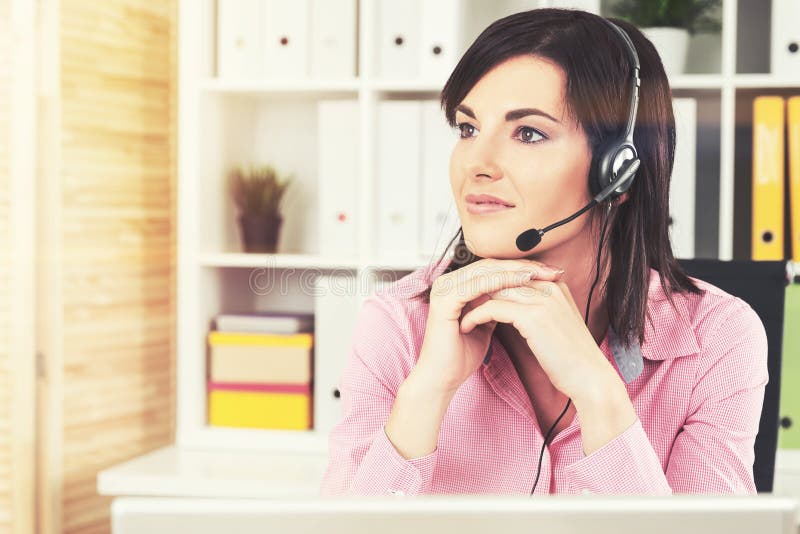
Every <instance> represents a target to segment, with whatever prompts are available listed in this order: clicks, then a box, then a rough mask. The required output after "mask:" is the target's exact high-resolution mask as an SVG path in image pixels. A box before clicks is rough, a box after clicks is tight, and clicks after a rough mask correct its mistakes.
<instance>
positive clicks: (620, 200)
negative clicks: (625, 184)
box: [615, 191, 628, 206]
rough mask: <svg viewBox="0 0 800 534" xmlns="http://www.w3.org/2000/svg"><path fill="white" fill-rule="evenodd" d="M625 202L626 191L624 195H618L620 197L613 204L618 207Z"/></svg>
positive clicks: (626, 197) (626, 198)
mask: <svg viewBox="0 0 800 534" xmlns="http://www.w3.org/2000/svg"><path fill="white" fill-rule="evenodd" d="M627 200H628V192H627V191H625V192H624V193H622V194H621V195H620V196H619V197H618V198H617V200H616V201H615V204H616V205H617V206H619V205H620V204H622V203H623V202H626V201H627Z"/></svg>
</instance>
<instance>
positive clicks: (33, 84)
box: [0, 0, 800, 533]
mask: <svg viewBox="0 0 800 534" xmlns="http://www.w3.org/2000/svg"><path fill="white" fill-rule="evenodd" d="M777 1H779V0H773V2H761V1H755V0H739V1H734V0H724V1H723V2H722V5H721V8H720V9H719V11H718V12H717V15H718V17H719V20H720V22H721V31H720V32H718V33H713V32H712V33H705V34H698V35H693V36H691V38H690V40H689V54H688V59H689V61H688V63H687V66H686V70H685V72H682V73H674V74H672V75H671V84H672V87H673V91H674V96H675V97H676V101H678V102H679V103H678V104H677V105H676V113H679V119H681V120H680V121H679V123H678V127H679V128H681V129H682V130H681V131H683V132H684V133H685V136H683V137H682V138H684V139H688V138H693V139H694V143H691V144H689V145H688V147H684V148H683V151H682V153H681V159H680V161H676V166H680V168H681V169H683V170H685V173H681V178H682V179H685V177H686V176H691V178H692V181H693V183H688V184H687V183H683V184H682V185H681V187H684V188H685V189H682V190H681V189H679V188H678V187H677V186H676V190H677V191H683V193H682V194H681V196H680V197H679V198H681V200H682V203H681V208H682V209H683V210H684V211H682V212H681V214H680V215H679V214H678V213H677V212H676V214H675V218H676V225H678V224H681V223H683V222H684V221H687V224H688V221H690V222H691V225H690V229H691V230H690V231H689V232H688V233H685V234H683V236H684V237H685V240H683V241H681V245H680V246H681V247H687V248H685V249H683V250H687V251H689V252H686V254H685V256H687V257H699V258H720V259H734V258H736V259H747V258H750V257H752V254H753V250H752V246H751V234H752V227H753V218H752V205H753V198H752V193H751V183H752V175H753V173H752V169H753V141H752V136H753V121H754V116H753V104H754V101H755V100H756V98H757V97H761V96H781V97H785V98H788V97H791V96H794V95H798V94H800V79H798V78H797V76H792V75H791V74H790V73H789V74H787V73H786V72H775V71H774V70H775V69H774V68H773V65H772V64H771V63H772V59H773V57H774V56H775V54H774V52H773V51H772V48H771V46H772V42H773V36H772V33H773V32H772V31H771V30H772V27H773V22H772V11H771V9H768V8H765V6H768V7H770V6H772V5H773V4H774V3H775V2H777ZM562 4H563V5H566V4H572V5H574V6H576V7H581V6H584V7H587V8H594V9H597V10H598V11H600V12H601V13H602V14H604V15H608V14H609V10H611V9H612V8H613V2H608V1H603V2H577V1H576V2H566V3H562V2H555V1H550V0H539V1H536V0H529V1H521V0H513V1H511V0H504V1H502V2H489V1H484V0H448V1H443V2H439V3H437V4H435V7H432V6H433V5H434V4H432V3H430V2H427V1H424V2H423V3H422V4H419V9H418V10H417V11H415V10H414V9H410V8H409V6H412V5H415V3H414V2H410V3H407V4H404V5H403V6H402V9H400V6H399V3H397V2H388V1H383V2H381V1H378V0H374V1H372V0H357V1H356V0H350V1H344V0H336V1H335V2H334V1H331V2H323V1H312V0H308V1H306V2H304V1H288V0H286V1H278V0H273V1H266V0H264V1H262V2H259V1H258V0H255V1H246V0H240V1H238V2H235V1H232V0H218V1H214V0H168V1H154V0H108V1H104V2H94V1H89V0H41V1H40V2H38V3H31V2H28V1H27V0H0V240H2V242H4V243H7V244H8V246H7V247H3V250H2V252H1V253H0V266H1V267H0V362H2V365H0V391H3V392H4V394H3V395H2V396H0V529H3V530H7V531H9V532H33V531H38V532H48V533H50V532H79V533H94V532H98V533H99V532H109V531H110V514H111V501H112V499H113V498H115V497H120V496H122V497H124V496H126V495H142V494H145V495H159V496H162V497H164V498H165V499H169V498H176V497H180V496H230V497H251V496H269V495H276V494H296V495H305V494H308V493H309V492H312V491H313V490H314V489H315V485H316V483H317V480H318V477H319V475H320V474H321V470H322V468H323V467H324V463H325V447H326V440H325V429H326V428H329V425H331V424H332V422H333V421H334V419H335V417H336V415H337V409H338V406H337V404H336V396H335V381H336V378H337V372H338V369H339V368H340V365H341V362H342V361H343V358H344V351H345V350H346V347H347V343H348V341H349V331H348V328H349V326H350V325H351V324H352V320H353V318H354V316H355V312H356V311H357V310H358V307H359V305H360V303H361V302H362V301H363V298H365V296H366V295H367V294H368V293H369V292H371V291H373V290H375V289H376V288H378V287H380V286H381V284H383V283H387V282H390V281H392V280H395V279H397V278H398V277H400V276H402V275H403V274H405V273H407V272H409V271H410V270H411V269H414V268H416V267H418V266H421V265H424V264H425V263H426V262H427V261H429V260H431V259H432V258H433V257H435V256H436V253H437V252H438V251H439V250H441V247H442V245H443V244H444V241H445V240H446V239H445V237H446V238H449V237H450V234H449V233H448V232H450V230H445V231H442V232H433V233H426V231H427V230H430V229H438V228H442V227H445V228H452V224H453V223H454V221H453V219H452V210H450V211H448V210H447V209H446V208H447V206H446V202H443V201H442V199H445V198H446V196H447V194H449V191H448V189H446V188H445V189H442V188H441V187H438V188H437V187H436V186H434V188H433V189H426V188H428V187H431V184H436V183H438V184H439V185H441V182H433V181H431V180H424V179H422V177H427V176H431V175H437V173H440V172H441V169H442V160H441V158H440V156H441V155H442V154H445V155H446V150H445V147H446V146H447V143H448V142H452V138H451V137H448V136H447V135H445V134H446V132H443V131H442V130H441V128H440V127H441V126H442V124H441V123H438V122H437V121H436V111H437V108H436V106H434V105H432V104H431V102H432V101H435V100H436V98H437V95H438V91H439V90H440V89H441V85H442V83H443V81H444V79H446V76H447V74H448V73H449V70H448V69H449V68H451V65H452V63H448V62H452V61H454V60H457V57H458V55H459V52H460V51H463V49H464V48H465V45H466V44H467V43H468V42H469V40H471V39H472V38H474V37H475V36H476V35H477V33H478V32H479V31H480V30H481V29H483V27H485V26H486V25H487V24H489V23H490V22H491V21H493V20H495V19H496V18H499V17H500V16H503V15H505V14H508V13H511V12H514V11H518V10H522V9H530V8H533V7H539V6H541V7H544V6H548V5H562ZM253 6H256V7H255V9H263V10H265V11H269V10H272V11H269V12H271V13H275V14H276V17H274V20H277V21H278V22H280V23H282V24H285V26H280V25H278V26H270V25H269V24H268V23H266V22H265V24H266V25H265V26H263V27H261V26H259V25H258V24H259V22H260V21H261V18H260V17H259V16H255V17H254V16H252V14H253V11H248V10H252V9H254V7H253ZM331 6H334V7H331ZM426 10H427V11H426ZM448 10H450V11H448ZM456 12H457V13H460V16H459V17H457V18H453V17H448V13H456ZM278 14H279V16H278ZM450 18H453V19H454V20H457V21H458V22H457V24H456V25H453V24H455V23H453V24H450V23H448V24H444V23H442V21H445V20H450ZM298 21H303V23H302V24H301V23H299V22H298ZM431 22H435V24H431ZM334 23H335V24H334ZM394 23H396V24H398V25H400V26H398V27H397V28H392V27H391V25H392V24H394ZM315 24H316V25H317V26H314V25H315ZM403 25H405V26H403ZM286 28H291V31H288V30H287V32H288V33H287V35H288V39H287V42H288V44H289V46H286V45H287V43H282V42H281V38H282V37H284V36H283V35H282V32H283V30H284V29H286ZM303 28H305V30H304V29H303ZM308 28H318V31H312V30H308ZM331 28H349V29H350V30H352V31H351V32H349V33H346V35H348V36H349V37H348V38H343V37H342V36H341V35H339V36H338V38H336V37H337V34H332V33H330V32H331ZM292 32H294V33H292ZM298 32H299V33H298ZM303 32H306V33H303ZM326 32H328V33H326ZM397 32H401V33H402V34H403V35H405V37H406V39H407V40H408V42H407V43H406V44H408V43H410V42H413V38H412V37H411V36H416V38H417V39H418V40H419V44H418V47H419V49H418V54H417V55H416V56H414V57H413V58H411V59H409V57H410V56H409V55H408V54H403V53H401V52H399V51H398V48H397V46H396V44H397V43H396V38H395V39H389V40H387V39H384V37H386V36H387V35H389V34H390V33H391V35H395V34H396V33H397ZM436 32H444V34H443V35H439V34H436ZM248 35H250V36H252V35H267V36H272V37H275V38H276V39H273V41H272V42H277V43H281V45H282V46H283V48H276V50H273V51H268V50H264V49H261V48H253V46H255V45H253V44H252V43H251V42H249V41H248ZM325 36H328V37H330V39H329V40H327V41H326V40H325V39H323V38H322V37H325ZM314 37H316V40H315V39H314ZM226 39H229V41H226ZM426 39H427V40H426ZM442 39H443V40H444V42H445V43H447V44H446V45H445V46H444V47H443V49H444V50H440V52H439V53H436V54H434V55H431V54H426V53H425V51H426V50H427V48H426V46H425V45H426V43H427V44H433V41H431V40H437V41H438V40H442ZM226 42H227V45H226ZM326 42H327V43H328V44H329V45H330V43H335V45H336V46H341V47H343V49H345V50H348V52H347V53H335V52H331V49H326V48H325V47H324V46H323V45H324V43H326ZM298 43H300V48H301V49H302V51H300V52H298V51H296V50H295V49H294V48H293V47H292V46H291V45H293V44H298ZM450 45H453V46H450ZM315 46H316V47H318V48H314V47H315ZM330 46H333V45H330ZM291 50H295V51H294V52H290V53H288V54H282V53H280V52H281V51H291ZM326 50H327V53H328V54H329V55H328V56H325V53H326ZM315 51H316V52H315ZM293 53H296V54H298V55H292V54H293ZM315 54H318V55H315ZM299 57H302V58H305V59H303V61H298V60H297V58H299ZM314 58H317V59H316V60H315V59H314ZM387 65H390V66H391V67H390V68H388V69H387ZM225 69H229V70H227V71H226V70H225ZM280 72H283V73H284V74H285V76H278V75H275V74H276V73H280ZM794 72H795V73H796V72H800V70H795V71H794ZM270 73H271V74H272V75H270ZM678 109H680V112H678V111H677V110H678ZM400 124H402V125H403V126H402V127H401V126H398V125H400ZM437 125H438V127H437ZM407 128H412V129H416V130H410V131H418V132H420V135H422V136H424V137H423V138H424V139H427V140H430V143H429V146H433V147H438V149H439V150H428V151H425V150H424V147H423V146H422V144H420V145H414V146H412V145H406V146H403V145H400V146H401V147H402V148H403V150H402V151H401V150H400V148H398V146H397V145H392V144H390V141H394V142H397V138H398V137H399V136H398V133H403V132H407V131H409V130H407ZM179 130H180V132H181V135H180V136H179V135H178V131H179ZM392 135H393V136H394V138H393V139H390V136H392ZM405 137H416V136H409V135H406V136H405ZM353 139H356V140H358V141H359V142H357V143H352V142H350V143H348V142H347V141H352V140H353ZM337 141H338V143H339V144H338V145H337V144H336V143H337ZM679 143H680V141H679ZM692 145H694V147H693V148H694V150H691V148H692ZM393 146H394V148H392V147H393ZM397 154H400V155H401V156H402V155H405V156H406V157H397ZM393 155H395V157H396V159H391V158H392V156H393ZM787 157H788V155H787ZM264 163H271V164H274V165H275V166H276V168H278V169H279V170H280V172H281V173H284V174H289V173H294V174H295V178H296V181H295V183H294V185H293V187H292V188H290V189H289V190H288V191H287V195H286V202H285V204H284V223H283V225H282V228H281V233H280V236H279V243H278V248H277V251H276V253H274V254H273V253H254V252H246V251H245V249H244V246H243V244H242V242H241V234H240V228H239V226H238V225H237V220H236V207H235V205H234V203H233V200H232V199H231V198H230V195H229V194H228V191H227V189H226V183H225V180H224V179H225V177H226V173H227V171H228V170H229V168H230V167H231V166H234V165H236V164H264ZM411 164H413V165H415V167H414V169H415V170H416V171H417V175H418V176H419V177H420V180H419V181H415V182H413V183H411V182H406V183H404V188H403V189H397V190H393V189H390V188H389V189H387V187H386V184H388V183H390V182H392V181H393V180H392V178H393V177H396V174H393V173H399V174H400V175H402V176H408V171H409V168H410V167H408V165H411ZM332 169H340V171H339V172H334V171H332ZM412 172H413V170H412ZM332 184H335V185H336V187H331V185H332ZM787 195H788V193H787ZM409 198H412V199H413V198H418V199H426V201H425V202H420V203H419V211H418V212H416V213H413V214H408V213H406V214H404V215H403V214H400V215H397V214H395V215H394V216H391V215H392V213H393V212H392V210H390V209H381V208H383V207H386V206H391V202H392V201H394V200H403V199H406V200H407V199H409ZM431 199H438V200H439V201H438V202H435V201H431ZM690 201H691V202H690ZM443 206H444V207H443ZM687 206H690V208H691V209H689V210H688V211H687V210H686V207H687ZM676 207H677V203H676ZM681 217H684V218H683V219H682V218H681ZM786 218H787V219H788V210H787V211H786ZM447 225H451V226H447ZM676 227H677V226H676ZM455 228H457V226H456V227H455ZM388 239H392V242H393V243H395V246H392V247H386V246H385V244H386V243H387V240H388ZM786 243H787V246H786V247H785V250H784V257H785V258H786V259H789V258H790V256H791V254H792V251H791V249H790V248H789V246H788V239H787V240H786ZM789 266H790V267H791V265H789ZM301 271H306V272H309V271H313V272H314V273H315V275H314V276H313V279H311V281H310V282H309V283H308V284H306V283H305V282H304V281H302V280H301V279H300V278H299V274H298V273H300V272H301ZM269 276H275V277H277V278H278V279H280V277H281V276H283V277H284V278H286V279H287V280H289V283H288V286H287V291H285V292H278V291H265V290H264V286H263V285H259V284H260V283H261V282H259V281H260V280H261V281H263V279H264V277H269ZM342 287H347V288H356V289H357V291H349V292H348V291H345V292H342V291H335V290H334V289H335V288H342ZM310 288H314V289H315V290H316V291H311V290H310ZM795 288H796V286H792V287H790V290H791V291H794V290H795ZM794 293H795V294H796V291H794ZM793 302H794V303H796V302H797V297H795V300H789V299H787V313H789V310H790V308H791V307H792V306H794V307H793V308H791V309H793V310H795V311H794V313H795V316H796V314H797V311H796V310H797V306H796V305H795V304H792V303H793ZM256 311H276V312H296V313H308V314H313V317H314V325H315V329H314V352H313V356H314V364H315V375H314V379H315V380H314V384H313V396H312V397H311V398H313V410H314V411H313V423H314V424H313V427H312V428H311V429H309V430H305V431H287V430H274V429H273V430H270V429H250V428H231V427H224V426H215V425H212V424H209V421H208V418H207V410H208V391H207V389H206V378H207V371H208V370H207V365H208V360H207V357H208V346H207V337H206V336H207V334H208V333H209V330H210V328H211V326H210V325H211V324H212V322H213V320H214V318H215V317H217V316H218V315H219V314H224V313H248V312H256ZM786 331H787V332H788V333H789V335H791V334H793V333H794V331H793V329H792V328H786ZM790 343H793V345H792V346H793V347H795V348H796V347H797V346H798V345H797V342H796V341H794V340H793V341H790ZM795 350H796V349H795ZM793 355H794V356H795V357H799V356H800V355H798V354H796V353H794V354H793ZM794 369H797V367H794ZM784 383H786V382H784ZM326 425H327V426H326ZM795 428H796V427H795ZM794 443H795V444H794V447H797V446H798V445H797V442H796V441H795V442H794ZM788 444H790V443H789V442H787V445H788ZM785 450H786V451H788V453H787V454H785V455H784V456H783V458H782V461H781V462H779V468H780V469H783V470H784V473H785V480H794V481H795V483H797V485H798V487H800V483H798V482H797V481H800V461H798V460H797V459H796V456H794V455H792V454H790V453H791V452H793V451H792V450H791V449H789V448H788V447H787V448H786V449H785Z"/></svg>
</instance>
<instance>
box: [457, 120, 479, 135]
mask: <svg viewBox="0 0 800 534" xmlns="http://www.w3.org/2000/svg"><path fill="white" fill-rule="evenodd" d="M464 128H472V130H475V127H474V126H473V125H471V124H470V123H468V122H460V123H458V124H456V130H458V133H459V136H460V137H461V138H462V139H466V138H468V137H472V135H471V134H469V135H466V136H465V135H464Z"/></svg>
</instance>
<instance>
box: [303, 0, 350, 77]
mask: <svg viewBox="0 0 800 534" xmlns="http://www.w3.org/2000/svg"><path fill="white" fill-rule="evenodd" d="M309 45H310V47H311V51H310V52H311V54H310V55H311V58H310V62H311V68H310V74H311V76H312V77H314V78H325V79H331V78H352V77H353V76H355V73H356V69H355V65H356V0H311V41H310V43H309Z"/></svg>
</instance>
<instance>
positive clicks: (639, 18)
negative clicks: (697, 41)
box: [609, 0, 722, 75]
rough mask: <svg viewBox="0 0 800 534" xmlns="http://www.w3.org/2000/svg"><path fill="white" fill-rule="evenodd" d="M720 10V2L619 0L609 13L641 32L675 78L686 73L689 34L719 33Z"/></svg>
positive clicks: (696, 0) (697, 0) (709, 0)
mask: <svg viewBox="0 0 800 534" xmlns="http://www.w3.org/2000/svg"><path fill="white" fill-rule="evenodd" d="M720 7H721V0H617V1H616V2H614V3H613V4H612V5H611V6H610V8H609V13H610V15H611V16H613V17H617V18H620V19H622V20H625V21H627V22H630V23H631V24H634V25H636V26H637V27H638V28H639V29H641V30H642V33H644V34H645V36H647V38H648V39H649V40H650V42H652V43H653V45H654V46H655V47H656V50H658V54H659V55H660V56H661V62H662V63H663V64H664V70H665V71H666V72H667V74H668V75H672V74H682V73H684V72H685V70H686V52H687V50H688V48H689V36H690V35H694V34H695V33H698V32H717V33H718V32H719V31H720V29H721V27H722V23H721V22H720V18H719V9H720Z"/></svg>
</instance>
